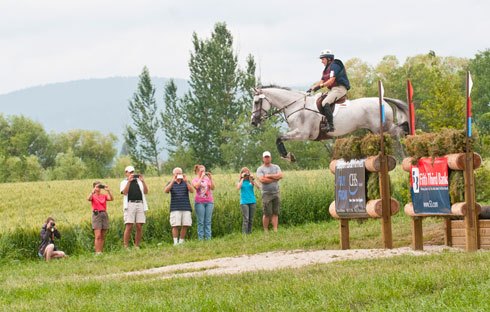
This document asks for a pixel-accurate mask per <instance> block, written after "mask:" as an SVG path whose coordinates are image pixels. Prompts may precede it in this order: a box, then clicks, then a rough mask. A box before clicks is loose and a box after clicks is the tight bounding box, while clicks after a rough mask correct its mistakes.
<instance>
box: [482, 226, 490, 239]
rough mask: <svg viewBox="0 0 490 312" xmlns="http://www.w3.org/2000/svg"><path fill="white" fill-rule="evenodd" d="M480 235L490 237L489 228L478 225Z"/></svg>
mask: <svg viewBox="0 0 490 312" xmlns="http://www.w3.org/2000/svg"><path fill="white" fill-rule="evenodd" d="M480 236H482V237H483V236H489V237H490V229H489V228H482V227H480Z"/></svg>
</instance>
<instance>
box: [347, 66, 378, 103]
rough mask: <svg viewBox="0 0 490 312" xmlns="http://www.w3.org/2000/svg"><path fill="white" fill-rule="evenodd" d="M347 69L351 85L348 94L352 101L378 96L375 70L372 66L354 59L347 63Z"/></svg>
mask: <svg viewBox="0 0 490 312" xmlns="http://www.w3.org/2000/svg"><path fill="white" fill-rule="evenodd" d="M345 68H346V71H347V75H348V77H349V82H350V84H351V89H350V90H349V92H348V95H349V98H350V99H358V98H362V97H370V96H376V94H377V89H376V84H375V81H374V70H373V68H372V66H371V65H369V64H368V63H367V62H364V61H362V60H361V59H359V58H352V59H349V60H347V61H346V62H345Z"/></svg>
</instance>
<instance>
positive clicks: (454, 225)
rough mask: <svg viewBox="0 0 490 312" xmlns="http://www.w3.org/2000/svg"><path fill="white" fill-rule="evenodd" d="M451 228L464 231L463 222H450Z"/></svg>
mask: <svg viewBox="0 0 490 312" xmlns="http://www.w3.org/2000/svg"><path fill="white" fill-rule="evenodd" d="M451 228H453V229H464V220H451Z"/></svg>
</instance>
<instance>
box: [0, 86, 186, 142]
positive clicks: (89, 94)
mask: <svg viewBox="0 0 490 312" xmlns="http://www.w3.org/2000/svg"><path fill="white" fill-rule="evenodd" d="M167 81H168V78H161V77H152V82H153V84H154V85H155V87H156V90H157V91H156V92H155V96H156V99H157V103H158V104H159V105H161V107H162V108H163V88H164V85H165V83H166V82H167ZM175 84H176V85H177V92H178V95H179V96H180V95H183V94H184V93H185V92H187V90H188V88H189V87H188V83H187V81H186V80H184V79H175ZM137 85H138V77H113V78H105V79H87V80H76V81H70V82H63V83H54V84H48V85H43V86H37V87H32V88H27V89H23V90H19V91H14V92H11V93H7V94H1V95H0V113H3V114H4V115H20V114H23V115H24V116H26V117H29V118H31V119H33V120H35V121H37V122H39V123H41V124H42V125H43V127H44V129H45V130H46V131H47V132H51V131H54V132H66V131H68V130H70V129H86V130H97V131H100V132H102V133H109V132H112V133H114V134H115V135H117V136H118V137H119V144H118V145H119V146H120V145H121V144H122V141H123V139H122V134H123V132H124V128H125V126H126V124H127V123H128V122H129V111H128V101H129V99H130V98H131V97H132V95H133V93H134V91H135V90H136V88H137Z"/></svg>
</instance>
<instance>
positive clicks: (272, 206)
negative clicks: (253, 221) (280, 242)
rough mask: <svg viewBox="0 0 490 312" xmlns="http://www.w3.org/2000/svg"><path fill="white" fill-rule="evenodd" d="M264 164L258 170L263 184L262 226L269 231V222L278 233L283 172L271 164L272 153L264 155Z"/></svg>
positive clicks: (258, 175)
mask: <svg viewBox="0 0 490 312" xmlns="http://www.w3.org/2000/svg"><path fill="white" fill-rule="evenodd" d="M262 160H263V161H264V164H263V165H262V166H260V167H259V169H257V177H258V179H259V181H260V182H261V183H262V210H263V216H262V224H263V225H264V231H266V232H268V231H269V222H272V229H273V230H274V232H277V224H278V222H279V210H280V205H281V194H280V193H279V180H280V179H282V172H281V168H279V166H277V165H274V164H272V163H271V153H270V152H267V151H265V152H264V153H263V154H262Z"/></svg>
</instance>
